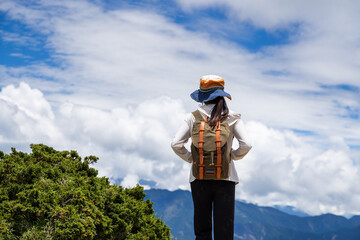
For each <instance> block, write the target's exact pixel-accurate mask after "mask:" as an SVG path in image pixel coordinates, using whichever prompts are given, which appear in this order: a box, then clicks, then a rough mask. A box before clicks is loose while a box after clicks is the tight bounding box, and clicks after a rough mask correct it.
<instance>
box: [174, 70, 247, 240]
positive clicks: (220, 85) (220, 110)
mask: <svg viewBox="0 0 360 240" xmlns="http://www.w3.org/2000/svg"><path fill="white" fill-rule="evenodd" d="M224 86H225V82H224V79H222V78H221V77H220V76H216V75H206V76H203V77H201V79H200V89H199V90H196V91H194V92H193V93H192V94H191V95H190V96H191V98H192V99H194V100H195V101H197V102H200V103H202V105H200V106H199V108H198V109H197V110H198V111H199V112H200V114H201V117H202V118H203V119H204V120H203V121H205V122H206V124H207V125H208V126H207V128H215V126H217V123H218V122H224V121H226V122H227V124H228V127H229V129H230V131H229V134H228V137H227V146H229V147H228V148H227V149H228V150H227V151H228V153H227V154H230V155H229V159H230V167H229V168H230V173H229V175H228V177H225V178H221V179H215V180H204V178H203V177H199V175H196V177H197V178H195V176H194V168H195V167H196V166H197V163H195V160H194V159H195V158H198V156H197V155H195V154H199V153H198V152H196V153H194V151H192V152H189V151H188V150H187V149H186V148H185V146H184V145H185V143H187V141H188V139H189V138H190V137H192V134H193V131H194V130H193V126H194V124H196V121H197V119H198V118H199V116H198V117H195V116H194V113H195V112H194V113H191V114H189V115H188V116H187V117H186V119H185V122H184V123H183V124H182V126H181V127H180V129H179V130H178V132H177V133H176V135H175V137H174V139H173V141H172V143H171V147H172V148H173V150H174V152H175V153H176V154H177V155H178V156H179V157H181V158H182V159H183V160H185V161H186V162H189V163H193V160H194V164H192V165H193V166H192V170H191V172H190V185H191V193H192V198H193V203H194V232H195V235H196V239H197V240H201V239H212V211H213V216H214V238H215V240H230V239H233V238H234V207H235V184H237V183H238V182H239V178H238V175H237V172H236V168H235V165H234V162H233V160H239V159H242V158H243V157H244V156H245V155H246V154H247V153H248V152H249V150H250V149H251V146H250V144H249V143H248V141H247V139H246V134H245V128H244V124H243V122H242V120H241V119H240V114H237V113H234V112H232V111H230V110H229V109H228V107H227V105H226V101H225V98H224V97H227V98H229V99H230V100H231V96H230V94H228V93H226V92H225V91H224ZM195 115H196V114H195ZM194 129H195V126H194ZM226 136H227V135H226ZM234 137H235V138H236V139H237V140H238V142H239V147H238V148H237V149H232V148H231V146H232V141H233V138H234ZM225 141H226V140H225ZM192 149H193V148H192ZM195 172H196V171H195Z"/></svg>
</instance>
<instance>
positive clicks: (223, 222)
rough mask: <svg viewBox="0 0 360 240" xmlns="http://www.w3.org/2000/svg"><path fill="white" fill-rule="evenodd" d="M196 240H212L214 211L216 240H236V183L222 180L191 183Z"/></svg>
mask: <svg viewBox="0 0 360 240" xmlns="http://www.w3.org/2000/svg"><path fill="white" fill-rule="evenodd" d="M191 193H192V198H193V202H194V231H195V235H196V240H211V239H212V234H211V232H212V221H211V220H212V210H214V212H213V215H214V238H215V240H233V239H234V207H235V183H234V182H230V181H222V180H195V181H193V182H192V183H191Z"/></svg>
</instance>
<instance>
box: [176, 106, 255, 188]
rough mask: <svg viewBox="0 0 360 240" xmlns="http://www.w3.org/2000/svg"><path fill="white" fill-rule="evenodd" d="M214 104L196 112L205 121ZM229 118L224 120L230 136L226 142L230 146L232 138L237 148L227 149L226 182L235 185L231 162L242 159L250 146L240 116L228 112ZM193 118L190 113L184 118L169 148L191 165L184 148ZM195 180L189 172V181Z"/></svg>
mask: <svg viewBox="0 0 360 240" xmlns="http://www.w3.org/2000/svg"><path fill="white" fill-rule="evenodd" d="M214 106H215V104H204V105H201V106H200V107H199V108H198V110H199V111H200V113H201V115H202V116H203V118H204V119H205V117H206V116H208V117H210V116H211V111H212V109H213V107H214ZM229 112H230V113H229V116H228V118H227V119H226V121H228V123H229V126H230V134H229V138H228V140H227V144H228V146H232V143H233V139H234V137H235V138H236V139H237V141H238V142H239V147H238V148H237V149H232V148H230V147H229V151H230V156H231V170H230V177H229V178H228V179H226V180H229V181H233V182H235V183H238V182H239V177H238V174H237V171H236V168H235V164H234V162H233V160H239V159H242V158H243V157H244V156H245V155H246V154H247V153H248V152H249V151H250V149H251V145H250V143H249V141H248V139H247V136H246V131H245V127H244V123H243V122H242V120H241V118H240V116H241V115H240V114H237V113H234V112H232V111H229ZM195 121H196V120H195V117H194V115H193V114H192V113H190V114H189V115H188V116H187V117H186V118H185V121H184V123H183V124H182V126H181V127H180V129H179V130H178V131H177V133H176V134H175V137H174V139H173V140H172V142H171V147H172V149H173V150H174V152H175V153H176V154H177V155H178V156H179V157H180V158H182V159H183V160H184V161H186V162H189V163H192V162H193V160H192V155H191V152H190V151H189V150H187V149H186V148H185V146H184V145H185V144H186V143H187V141H188V140H189V138H191V132H192V128H193V124H194V122H195ZM194 180H195V177H194V175H193V174H192V171H191V170H190V179H189V181H190V182H192V181H194Z"/></svg>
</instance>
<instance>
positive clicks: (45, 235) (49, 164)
mask: <svg viewBox="0 0 360 240" xmlns="http://www.w3.org/2000/svg"><path fill="white" fill-rule="evenodd" d="M30 147H31V149H32V153H30V154H28V153H23V152H18V151H17V150H16V149H14V148H13V149H12V152H11V153H10V154H4V153H3V152H1V151H0V239H77V240H78V239H170V229H169V228H168V227H167V226H166V225H165V224H164V223H163V222H162V221H161V220H160V219H157V218H156V216H155V215H154V211H153V208H152V204H153V203H152V202H150V201H149V200H146V201H144V200H143V199H144V197H145V194H144V192H143V188H142V187H141V186H139V185H137V186H136V187H134V188H123V187H121V186H117V185H111V184H110V182H109V180H108V178H106V177H97V174H98V172H97V170H95V169H94V168H91V167H89V164H91V163H94V162H96V161H97V160H98V158H97V157H95V156H89V157H85V158H84V160H82V158H81V157H80V156H79V155H78V153H77V152H76V151H56V150H54V149H53V148H51V147H48V146H45V145H42V144H38V145H35V144H33V145H30Z"/></svg>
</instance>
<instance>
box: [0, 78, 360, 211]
mask: <svg viewBox="0 0 360 240" xmlns="http://www.w3.org/2000/svg"><path fill="white" fill-rule="evenodd" d="M20 93H21V94H22V97H21V101H19V103H17V105H16V104H15V102H17V99H18V98H19V96H18V94H20ZM4 99H6V100H4ZM21 103H24V104H23V105H21ZM25 103H26V104H25ZM27 103H33V104H34V103H35V105H36V107H34V106H33V105H32V104H27ZM20 105H21V107H19V106H20ZM0 108H1V111H2V112H3V113H4V115H2V116H6V117H2V118H0V126H1V127H0V140H1V145H2V146H9V145H11V144H12V143H19V142H20V143H22V144H30V143H34V142H35V143H36V142H44V143H46V144H49V145H51V146H53V147H55V148H56V149H58V150H62V149H68V150H69V149H75V150H77V151H78V152H79V153H80V155H82V156H86V155H90V154H93V155H96V156H98V157H100V160H99V162H98V163H97V164H96V165H95V167H96V168H97V169H98V170H99V174H100V175H101V176H107V177H109V178H110V179H112V180H113V181H115V180H117V179H122V180H121V182H120V184H121V185H123V186H125V187H129V186H134V185H136V183H138V182H139V180H140V179H144V180H152V181H154V182H155V186H156V187H159V188H166V189H169V190H175V189H178V188H181V189H189V184H188V176H189V171H190V165H189V164H188V163H185V162H184V161H183V160H181V159H180V158H178V157H177V156H176V155H175V154H174V153H173V152H172V150H171V147H170V141H171V138H172V137H173V136H174V134H175V131H176V130H177V128H178V127H179V125H180V124H181V122H182V121H183V119H184V118H185V115H186V113H185V109H184V105H183V102H181V101H180V100H175V99H172V98H170V97H159V98H156V99H151V100H147V101H144V102H141V103H140V104H137V105H132V106H130V105H128V106H126V107H117V108H113V109H111V110H103V109H99V108H94V107H88V106H81V105H76V104H74V103H71V102H67V103H63V104H62V105H61V106H60V107H59V108H58V110H55V111H54V110H53V109H52V107H51V106H50V104H49V102H48V100H47V99H46V98H45V97H44V95H43V94H42V93H41V92H40V91H39V90H37V89H33V88H31V87H30V86H29V85H27V84H26V83H22V84H20V85H19V86H18V87H16V86H13V85H10V86H8V87H6V88H4V89H3V91H2V92H1V93H0ZM44 109H45V110H44ZM27 113H31V114H27ZM33 116H36V117H33ZM9 119H10V120H9ZM44 123H45V124H46V125H44ZM39 126H42V128H40V127H39ZM246 128H247V130H248V132H249V135H250V136H251V138H252V143H253V149H252V150H251V152H250V153H249V155H248V156H247V157H246V158H245V159H244V160H242V161H239V162H237V163H236V166H237V170H238V173H239V176H240V184H239V185H238V186H237V198H239V199H246V200H247V201H251V202H255V203H258V204H261V205H275V204H281V205H292V206H295V207H297V208H299V209H301V210H303V211H306V212H309V213H313V214H318V213H321V212H333V213H337V214H345V213H347V214H348V213H358V212H357V201H356V199H358V198H359V196H360V192H359V191H357V190H356V189H357V188H356V184H357V182H359V181H360V177H359V176H360V174H359V170H360V169H359V164H358V163H356V162H354V160H353V159H352V158H351V157H350V155H351V153H350V149H349V148H348V146H347V145H346V143H345V142H344V139H343V138H342V137H333V138H332V139H330V142H331V144H332V145H331V148H329V149H326V150H321V149H320V148H318V147H317V146H316V145H313V144H310V143H309V142H308V140H307V139H306V138H305V137H300V136H298V135H296V134H294V133H293V132H291V131H280V130H276V129H273V128H269V127H267V126H265V125H264V124H263V123H260V122H255V121H250V122H248V123H247V124H246ZM30 129H32V130H31V131H30ZM22 147H23V148H24V146H22ZM2 150H5V151H9V149H2ZM344 199H346V200H344Z"/></svg>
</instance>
